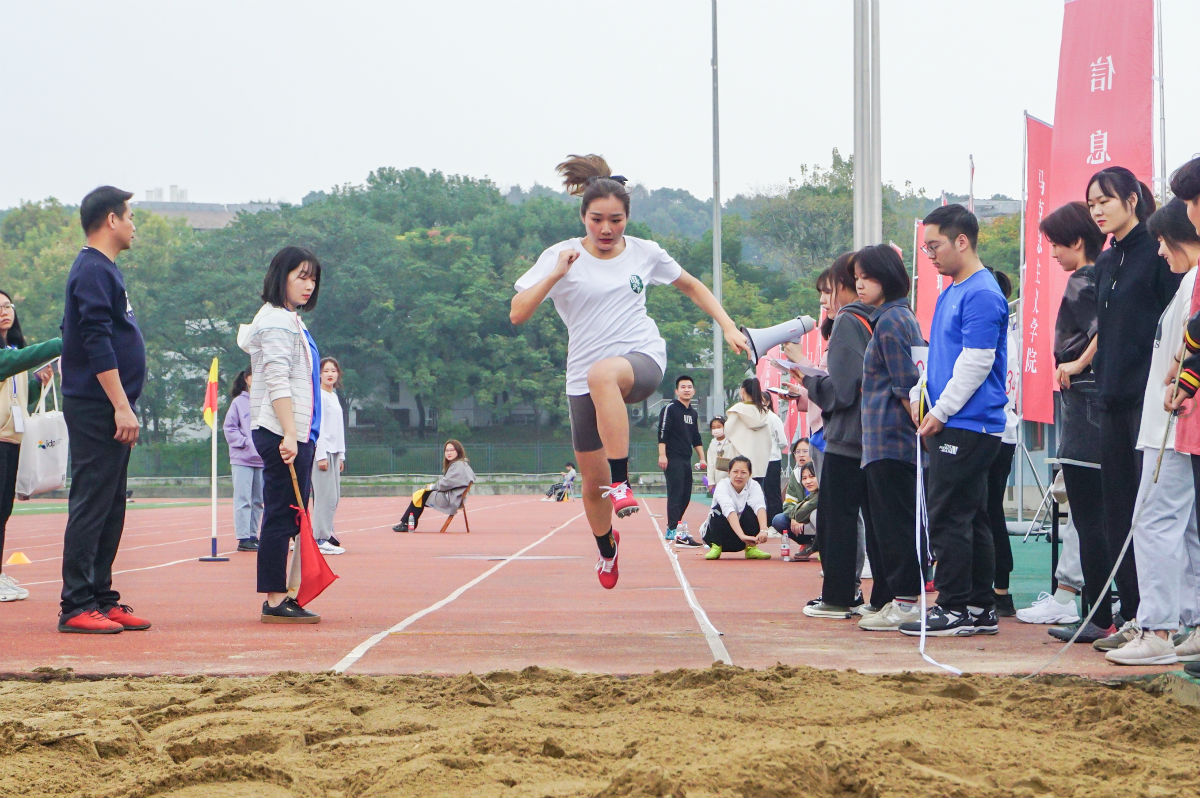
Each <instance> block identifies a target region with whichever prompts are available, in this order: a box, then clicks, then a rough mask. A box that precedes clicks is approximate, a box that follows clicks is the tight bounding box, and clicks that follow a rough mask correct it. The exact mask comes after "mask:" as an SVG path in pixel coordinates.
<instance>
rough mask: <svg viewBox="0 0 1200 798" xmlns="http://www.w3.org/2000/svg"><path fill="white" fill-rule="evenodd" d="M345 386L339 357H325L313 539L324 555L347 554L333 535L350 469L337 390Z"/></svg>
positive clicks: (314, 477) (314, 483) (314, 474)
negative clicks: (334, 522)
mask: <svg viewBox="0 0 1200 798" xmlns="http://www.w3.org/2000/svg"><path fill="white" fill-rule="evenodd" d="M341 387H342V366H341V364H340V363H338V362H337V359H336V358H332V357H323V358H321V435H320V437H318V438H317V449H316V451H315V452H314V453H313V472H312V490H313V513H312V522H313V538H314V539H315V540H316V541H317V545H318V546H319V547H320V549H321V553H322V554H345V553H346V549H345V548H343V547H342V542H341V541H340V540H338V539H337V538H335V537H334V536H333V514H334V513H335V512H337V506H338V502H339V501H341V498H342V472H343V471H345V470H346V424H345V422H344V421H343V420H342V403H341V402H339V401H338V395H337V391H336V390H335V389H337V388H341Z"/></svg>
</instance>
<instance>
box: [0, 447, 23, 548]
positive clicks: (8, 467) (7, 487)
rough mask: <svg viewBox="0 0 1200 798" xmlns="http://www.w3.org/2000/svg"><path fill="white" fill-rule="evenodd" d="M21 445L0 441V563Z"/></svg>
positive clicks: (15, 486) (15, 491) (15, 487)
mask: <svg viewBox="0 0 1200 798" xmlns="http://www.w3.org/2000/svg"><path fill="white" fill-rule="evenodd" d="M20 455H21V445H20V444H18V443H8V442H7V441H0V563H3V562H4V528H5V527H6V526H8V518H9V516H11V515H12V509H13V499H15V498H16V496H17V462H18V458H19V457H20Z"/></svg>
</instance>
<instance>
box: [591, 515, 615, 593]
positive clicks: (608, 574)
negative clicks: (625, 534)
mask: <svg viewBox="0 0 1200 798" xmlns="http://www.w3.org/2000/svg"><path fill="white" fill-rule="evenodd" d="M613 540H614V541H615V542H616V544H617V545H618V546H619V545H620V544H621V536H620V534H618V533H617V531H616V530H615V529H614V530H613ZM619 575H620V574H619V573H618V572H617V552H616V546H614V547H613V556H612V559H608V558H605V557H599V558H598V559H597V560H596V576H597V577H599V579H600V586H601V587H603V588H604V589H605V590H612V589H613V588H614V587H616V586H617V577H618V576H619Z"/></svg>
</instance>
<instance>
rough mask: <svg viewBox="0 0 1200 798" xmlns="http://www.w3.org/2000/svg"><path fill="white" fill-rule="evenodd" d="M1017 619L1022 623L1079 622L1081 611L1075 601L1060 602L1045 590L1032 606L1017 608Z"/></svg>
mask: <svg viewBox="0 0 1200 798" xmlns="http://www.w3.org/2000/svg"><path fill="white" fill-rule="evenodd" d="M1017 620H1018V621H1020V622H1021V623H1078V622H1079V613H1078V612H1077V611H1076V610H1075V602H1074V601H1071V602H1068V603H1066V604H1060V603H1059V602H1058V600H1056V599H1055V598H1054V596H1052V595H1050V594H1049V593H1046V592H1044V591H1043V592H1041V593H1039V594H1038V597H1037V600H1036V601H1034V602H1033V604H1032V606H1029V607H1022V608H1021V609H1019V610H1017Z"/></svg>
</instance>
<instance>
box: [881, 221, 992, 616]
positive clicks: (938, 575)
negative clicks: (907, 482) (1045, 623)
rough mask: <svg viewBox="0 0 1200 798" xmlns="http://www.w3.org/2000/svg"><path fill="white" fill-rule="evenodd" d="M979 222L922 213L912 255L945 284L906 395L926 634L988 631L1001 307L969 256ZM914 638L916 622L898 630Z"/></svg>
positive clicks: (989, 281)
mask: <svg viewBox="0 0 1200 798" xmlns="http://www.w3.org/2000/svg"><path fill="white" fill-rule="evenodd" d="M978 236H979V222H978V221H977V220H976V218H975V215H974V214H972V213H971V212H970V211H968V210H967V209H966V208H964V207H963V206H961V205H946V206H943V207H940V208H937V209H935V210H934V211H933V212H932V213H930V214H929V215H928V216H926V217H925V242H924V246H923V247H922V249H923V250H924V252H925V254H927V255H928V256H929V259H930V260H931V261H933V265H934V266H935V267H936V268H937V270H938V272H939V273H940V274H942V275H944V276H946V277H949V278H950V279H951V280H952V282H951V284H950V285H949V286H948V287H947V288H946V289H945V290H944V291H943V292H942V294H941V296H939V297H938V300H937V306H936V308H935V309H934V313H933V323H932V326H931V328H930V335H929V360H928V370H927V378H926V384H925V386H924V388H925V390H924V392H923V393H922V385H921V384H920V383H918V384H917V386H916V387H915V388H914V389H913V393H912V396H911V397H910V398H911V401H912V413H913V423H915V424H916V425H917V434H918V435H920V436H921V437H922V438H923V439H924V441H925V448H926V449H927V450H928V452H929V482H928V493H927V497H928V509H929V538H930V542H931V543H932V545H933V553H934V556H935V557H936V558H937V570H936V572H935V576H934V585H935V586H936V587H937V590H938V599H937V604H936V606H934V607H933V608H932V609H930V610H929V613H928V614H927V616H926V620H925V626H926V633H927V634H929V635H934V636H939V637H962V636H969V635H975V634H996V633H997V632H998V631H999V628H1000V627H999V623H998V621H997V618H996V599H995V593H994V592H993V590H992V579H993V577H994V570H995V557H996V555H995V549H994V547H993V543H992V533H991V528H990V526H989V525H988V517H987V475H988V468H989V467H990V466H991V464H992V460H993V459H994V458H995V456H996V453H997V452H998V451H999V449H1000V436H1001V435H1002V434H1003V433H1004V425H1005V415H1004V406H1005V404H1007V401H1008V398H1007V396H1006V395H1005V392H1004V376H1005V372H1006V370H1007V368H1008V366H1007V360H1008V341H1007V333H1008V302H1007V301H1006V300H1005V298H1004V294H1002V293H1001V291H1000V287H999V286H998V285H997V284H996V278H994V277H993V276H992V274H991V272H989V271H988V270H987V269H986V268H985V267H984V265H983V263H982V262H981V261H980V260H979V256H978V255H977V254H976V252H975V245H976V241H977V239H978ZM900 631H901V632H902V633H903V634H908V635H918V634H920V633H921V622H920V621H915V622H909V623H904V624H902V625H901V626H900Z"/></svg>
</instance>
